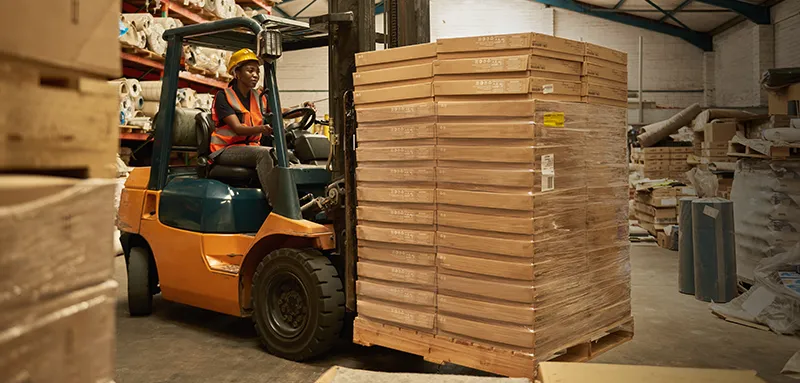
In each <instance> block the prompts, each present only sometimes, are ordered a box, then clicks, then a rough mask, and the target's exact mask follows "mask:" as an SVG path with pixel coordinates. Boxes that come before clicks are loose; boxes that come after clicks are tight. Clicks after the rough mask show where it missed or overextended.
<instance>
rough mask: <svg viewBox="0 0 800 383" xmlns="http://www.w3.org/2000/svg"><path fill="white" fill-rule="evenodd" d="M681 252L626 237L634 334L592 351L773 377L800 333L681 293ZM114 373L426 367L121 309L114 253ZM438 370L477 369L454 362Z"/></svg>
mask: <svg viewBox="0 0 800 383" xmlns="http://www.w3.org/2000/svg"><path fill="white" fill-rule="evenodd" d="M677 259H678V258H677V252H672V251H667V250H663V249H661V248H658V247H656V246H655V245H654V244H634V245H632V252H631V261H632V269H633V313H634V317H635V320H636V330H635V336H634V339H633V341H631V342H628V343H626V344H624V345H622V346H620V347H618V348H617V349H614V350H612V351H610V352H608V353H607V354H605V355H602V356H601V357H600V358H598V359H596V361H597V362H602V363H625V364H648V365H663V366H683V367H714V368H734V369H753V370H757V371H758V374H759V375H760V376H761V377H763V378H764V379H766V380H767V381H769V382H793V381H794V380H792V379H789V378H787V377H784V376H780V371H781V368H782V367H783V365H784V364H785V363H786V361H787V360H788V359H789V358H790V357H791V356H792V355H793V354H794V353H795V352H796V351H798V350H800V338H797V337H787V336H780V335H776V334H773V333H769V332H765V331H761V330H756V329H751V328H748V327H743V326H739V325H736V324H732V323H728V322H725V321H723V320H721V319H717V318H716V317H715V316H713V315H712V314H711V313H710V312H709V310H708V305H707V304H706V303H703V302H699V301H696V300H695V299H694V298H693V297H691V296H686V295H682V294H680V293H678V289H677V287H676V284H677V282H676V280H677V263H678V261H677ZM116 279H117V281H119V283H120V291H119V302H118V306H117V317H118V322H117V379H116V381H117V382H119V383H138V382H151V383H157V382H172V383H179V382H192V383H200V382H218V383H222V382H239V383H245V382H280V383H311V382H314V380H315V379H316V378H317V377H318V376H319V375H320V374H321V373H322V372H324V371H325V370H326V369H328V368H329V367H330V366H333V365H342V366H347V367H352V368H364V369H372V370H383V371H403V372H423V371H425V372H430V371H434V372H435V371H436V369H435V366H434V365H431V364H429V363H427V362H424V361H422V358H420V357H417V356H413V355H409V354H405V353H402V352H398V351H393V350H389V349H384V348H381V347H371V348H367V347H361V346H357V345H353V344H349V343H347V342H345V341H342V342H341V345H340V346H339V347H338V348H337V349H335V350H334V351H332V352H331V353H330V354H329V355H327V357H325V358H323V359H319V360H315V361H313V362H310V363H295V362H290V361H286V360H283V359H280V358H277V357H274V356H271V355H269V354H267V353H266V352H264V351H263V350H262V349H261V348H260V347H259V345H258V340H257V339H256V334H255V330H254V329H253V326H252V325H251V322H250V320H249V319H239V318H233V317H229V316H225V315H221V314H216V313H213V312H209V311H205V310H201V309H196V308H193V307H188V306H184V305H180V304H176V303H172V302H167V301H163V300H161V299H160V298H159V297H156V302H155V310H156V311H155V313H154V314H153V315H152V316H150V317H147V318H131V317H129V316H128V313H127V298H126V291H125V285H126V280H125V264H124V261H123V259H122V258H121V257H120V258H117V263H116ZM441 370H442V371H446V372H450V373H466V374H475V375H483V374H481V373H480V372H478V371H474V370H468V369H464V368H461V367H458V366H446V367H445V368H443V369H441Z"/></svg>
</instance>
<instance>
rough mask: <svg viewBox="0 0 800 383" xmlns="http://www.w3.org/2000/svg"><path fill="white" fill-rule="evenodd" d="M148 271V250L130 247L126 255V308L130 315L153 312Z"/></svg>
mask: <svg viewBox="0 0 800 383" xmlns="http://www.w3.org/2000/svg"><path fill="white" fill-rule="evenodd" d="M150 273H151V270H150V252H148V251H147V249H144V248H141V247H134V248H131V253H130V256H129V257H128V310H129V311H130V312H131V316H145V315H150V313H152V312H153V293H152V291H151V289H150Z"/></svg>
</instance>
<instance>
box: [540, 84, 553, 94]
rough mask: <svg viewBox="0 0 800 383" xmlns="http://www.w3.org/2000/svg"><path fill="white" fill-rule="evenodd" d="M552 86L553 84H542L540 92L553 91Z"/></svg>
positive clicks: (547, 92)
mask: <svg viewBox="0 0 800 383" xmlns="http://www.w3.org/2000/svg"><path fill="white" fill-rule="evenodd" d="M553 88H554V87H553V84H544V85H542V93H544V94H549V93H553V92H554V90H553Z"/></svg>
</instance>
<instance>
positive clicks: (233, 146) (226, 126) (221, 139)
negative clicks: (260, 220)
mask: <svg viewBox="0 0 800 383" xmlns="http://www.w3.org/2000/svg"><path fill="white" fill-rule="evenodd" d="M260 67H261V61H260V60H259V58H258V56H256V54H255V53H254V52H253V51H252V50H250V49H240V50H239V51H237V52H236V53H234V54H233V55H231V59H230V60H229V61H228V73H230V74H231V75H232V76H233V80H231V82H230V84H228V87H227V88H225V89H223V90H220V91H219V92H217V95H216V96H215V97H214V105H213V107H212V108H211V117H212V119H213V121H214V127H215V129H214V133H212V134H211V156H210V158H211V160H213V161H216V162H217V163H218V164H220V165H229V166H241V167H246V168H255V169H256V173H258V180H259V183H260V184H261V189H262V190H263V191H264V192H265V193H266V191H267V179H268V178H267V176H268V175H269V173H270V171H272V168H273V167H274V166H275V165H274V160H273V158H272V155H271V154H270V151H271V150H272V148H270V147H266V146H261V144H260V142H261V135H262V134H272V127H270V126H269V124H267V123H266V121H264V115H263V114H262V105H263V106H264V107H265V108H266V107H267V100H266V97H264V96H261V97H259V95H258V93H257V92H256V90H255V88H256V86H258V80H259V77H260ZM259 98H260V100H259ZM306 104H307V105H308V106H310V107H312V108H313V104H311V103H306ZM286 111H287V109H284V110H283V112H284V113H285V112H286ZM284 117H285V118H294V117H296V116H284Z"/></svg>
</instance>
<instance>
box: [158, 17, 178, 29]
mask: <svg viewBox="0 0 800 383" xmlns="http://www.w3.org/2000/svg"><path fill="white" fill-rule="evenodd" d="M153 25H160V26H161V27H162V28H164V30H167V29H172V28H178V27H182V26H183V23H182V22H181V21H180V20H178V19H173V18H172V17H155V18H153ZM151 28H152V27H151Z"/></svg>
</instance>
